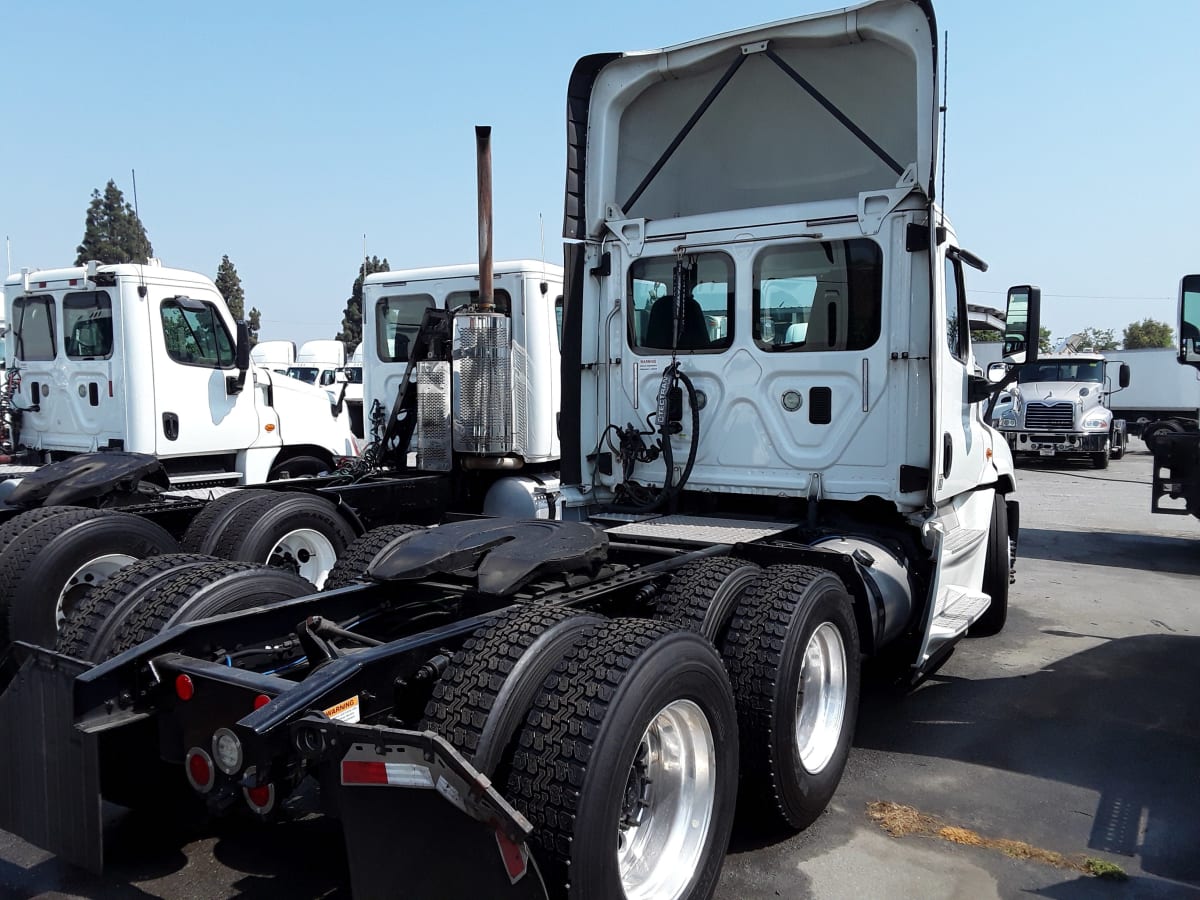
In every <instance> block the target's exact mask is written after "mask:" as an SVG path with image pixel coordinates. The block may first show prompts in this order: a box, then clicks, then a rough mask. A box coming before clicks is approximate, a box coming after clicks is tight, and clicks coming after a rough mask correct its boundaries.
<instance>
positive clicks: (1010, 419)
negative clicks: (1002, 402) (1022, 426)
mask: <svg viewBox="0 0 1200 900" xmlns="http://www.w3.org/2000/svg"><path fill="white" fill-rule="evenodd" d="M1000 427H1001V428H1016V427H1017V414H1016V413H1015V412H1013V411H1012V410H1011V409H1010V410H1008V411H1007V412H1003V413H1001V414H1000Z"/></svg>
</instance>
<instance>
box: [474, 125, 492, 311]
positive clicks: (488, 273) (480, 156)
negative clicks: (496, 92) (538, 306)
mask: <svg viewBox="0 0 1200 900" xmlns="http://www.w3.org/2000/svg"><path fill="white" fill-rule="evenodd" d="M475 181H476V184H477V185H478V189H479V304H478V305H479V310H480V312H489V313H490V312H493V311H494V310H495V308H496V304H495V301H494V299H493V293H492V126H491V125H476V126H475Z"/></svg>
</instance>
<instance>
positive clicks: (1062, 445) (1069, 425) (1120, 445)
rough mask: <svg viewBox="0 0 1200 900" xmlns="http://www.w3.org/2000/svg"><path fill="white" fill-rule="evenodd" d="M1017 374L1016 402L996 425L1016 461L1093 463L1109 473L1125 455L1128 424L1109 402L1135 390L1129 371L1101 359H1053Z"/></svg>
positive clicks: (1079, 356) (1082, 355)
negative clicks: (1111, 464)
mask: <svg viewBox="0 0 1200 900" xmlns="http://www.w3.org/2000/svg"><path fill="white" fill-rule="evenodd" d="M993 365H999V366H1003V365H1004V364H1003V363H998V364H997V363H993ZM1114 368H1115V369H1116V370H1117V371H1116V373H1115V374H1116V380H1117V386H1116V387H1114V386H1113V383H1112V382H1113V374H1114V373H1113V371H1112V370H1113V369H1114ZM1016 372H1017V379H1016V384H1014V385H1012V387H1011V388H1009V391H1008V393H1009V394H1010V395H1011V398H1012V402H1011V403H1010V404H1006V405H1005V407H1004V408H1003V410H1002V412H1001V413H1000V414H999V415H998V417H997V419H996V421H997V423H998V426H999V428H1000V430H1001V431H1002V432H1003V434H1004V436H1005V438H1006V439H1007V440H1008V444H1009V447H1010V448H1011V449H1012V451H1013V454H1014V456H1015V457H1016V458H1018V459H1019V458H1020V457H1022V456H1039V457H1061V458H1078V459H1089V460H1091V462H1092V465H1093V466H1094V467H1095V468H1098V469H1103V468H1106V467H1107V466H1108V461H1109V459H1110V458H1111V459H1120V458H1121V456H1122V455H1123V454H1124V453H1125V447H1126V443H1127V441H1128V432H1127V430H1126V425H1125V420H1124V419H1122V418H1119V417H1118V416H1116V415H1114V414H1113V411H1112V409H1110V408H1109V407H1110V402H1111V401H1110V399H1109V398H1110V397H1112V396H1113V395H1114V394H1115V393H1116V392H1117V391H1119V390H1122V389H1124V388H1126V387H1128V386H1129V384H1130V372H1129V366H1128V365H1126V364H1125V363H1123V362H1120V361H1118V360H1108V359H1106V358H1105V357H1104V355H1103V354H1100V353H1053V354H1046V355H1044V356H1041V357H1040V358H1039V359H1038V360H1036V361H1035V362H1025V363H1020V364H1016Z"/></svg>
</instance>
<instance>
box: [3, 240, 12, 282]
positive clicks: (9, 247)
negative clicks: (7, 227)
mask: <svg viewBox="0 0 1200 900" xmlns="http://www.w3.org/2000/svg"><path fill="white" fill-rule="evenodd" d="M4 249H5V251H6V253H7V255H8V265H7V267H6V268H5V270H4V277H5V278H7V277H8V276H9V275H11V274H12V238H10V237H9V236H8V235H7V234H6V235H5V236H4Z"/></svg>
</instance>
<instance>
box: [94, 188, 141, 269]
mask: <svg viewBox="0 0 1200 900" xmlns="http://www.w3.org/2000/svg"><path fill="white" fill-rule="evenodd" d="M75 249H76V255H75V265H77V266H82V265H83V264H84V263H86V262H87V261H88V260H92V259H95V260H98V261H100V262H102V263H129V262H132V263H144V262H145V261H146V260H147V259H149V258H150V257H151V256H153V255H154V249H153V248H152V247H151V246H150V238H148V237H147V236H146V229H145V228H144V227H142V220H141V219H139V218H138V216H137V213H135V212H134V211H133V207H132V206H130V205H129V204H128V203H126V202H125V195H124V194H122V193H121V189H120V188H118V187H117V184H116V182H115V181H113V180H112V179H111V178H110V179H109V180H108V184H107V185H105V187H104V193H103V194H101V193H100V191H99V189H97V190H94V191H92V202H91V203H90V204H88V210H87V218H86V219H85V220H84V226H83V241H82V242H81V243H80V245H79V246H78V247H77V248H75Z"/></svg>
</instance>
